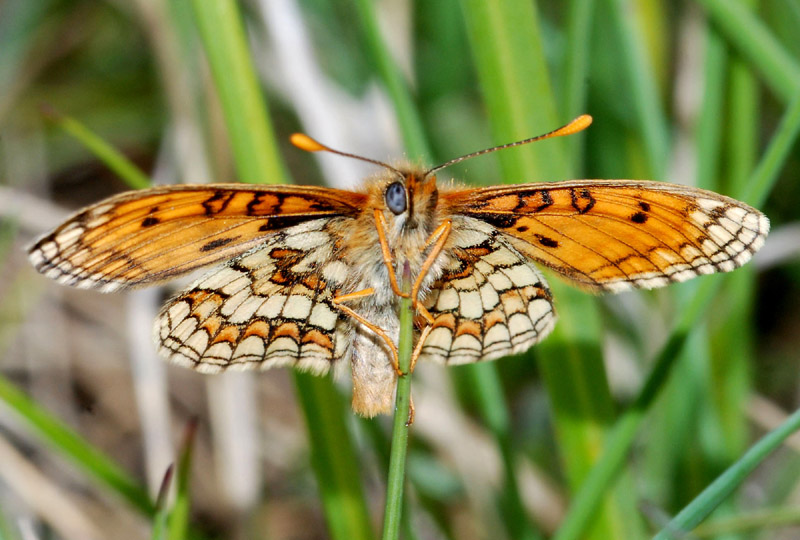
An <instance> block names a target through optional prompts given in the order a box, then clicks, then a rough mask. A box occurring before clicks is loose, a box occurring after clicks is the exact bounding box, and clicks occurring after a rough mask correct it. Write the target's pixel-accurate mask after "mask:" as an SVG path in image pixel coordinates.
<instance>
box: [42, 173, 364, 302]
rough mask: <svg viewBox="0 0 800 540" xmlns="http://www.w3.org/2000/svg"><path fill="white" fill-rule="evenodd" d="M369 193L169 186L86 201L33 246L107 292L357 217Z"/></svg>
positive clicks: (73, 281) (54, 273)
mask: <svg viewBox="0 0 800 540" xmlns="http://www.w3.org/2000/svg"><path fill="white" fill-rule="evenodd" d="M363 199H364V196H363V195H361V194H357V193H352V192H345V191H339V190H334V189H328V188H318V187H308V186H243V185H237V184H233V185H224V184H223V185H214V186H189V185H185V186H169V187H162V188H153V189H147V190H142V191H137V192H131V193H124V194H121V195H118V196H116V197H112V198H111V199H108V200H106V201H104V202H102V203H100V204H97V205H95V206H91V207H89V208H86V209H84V210H82V211H80V212H78V213H77V214H75V215H74V216H73V217H71V218H70V219H68V220H67V221H66V222H65V223H64V224H63V225H61V226H60V227H58V228H57V229H56V230H55V231H53V232H52V233H50V234H48V235H46V236H44V237H42V238H40V239H39V240H38V241H37V242H36V243H35V244H34V245H33V246H32V247H31V248H30V250H29V256H30V259H31V261H32V262H33V264H34V266H35V267H36V269H37V270H39V271H40V272H42V273H44V274H45V275H47V276H48V277H51V278H53V279H56V280H58V281H59V282H61V283H63V284H66V285H73V286H76V287H81V288H95V289H99V290H102V291H104V292H108V291H113V290H117V289H120V288H124V287H131V286H137V285H144V284H152V283H157V282H160V281H164V280H166V279H169V278H172V277H175V276H177V275H180V274H184V273H187V272H190V271H192V270H194V269H196V268H200V267H203V266H207V265H210V264H213V263H216V262H219V261H221V260H225V259H231V258H233V257H235V256H237V255H240V254H241V253H244V252H245V251H247V250H248V249H250V248H252V247H253V246H255V245H257V244H258V243H259V242H262V241H263V240H264V237H265V236H266V235H269V234H271V233H273V232H274V231H276V230H279V229H283V228H285V227H289V226H292V225H296V224H299V223H303V222H307V221H309V220H313V219H318V218H330V217H337V216H355V215H357V213H358V211H359V207H360V205H362V204H363V202H364V200H363Z"/></svg>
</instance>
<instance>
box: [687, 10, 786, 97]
mask: <svg viewBox="0 0 800 540" xmlns="http://www.w3.org/2000/svg"><path fill="white" fill-rule="evenodd" d="M697 1H698V3H699V4H701V5H702V6H703V7H704V8H705V9H706V12H707V13H708V15H709V17H710V18H711V20H712V21H713V22H714V24H715V25H717V27H719V29H720V31H721V32H722V33H723V34H724V35H725V37H726V38H727V39H728V41H729V42H730V43H731V44H732V45H733V46H735V47H736V48H737V50H738V51H739V52H740V53H741V54H742V56H744V57H745V58H747V59H748V60H749V61H750V65H751V66H752V68H753V69H754V70H755V71H758V72H759V73H761V75H762V76H763V77H764V80H765V81H766V83H767V84H768V85H769V87H770V88H771V89H772V91H773V92H775V93H776V94H777V95H778V96H780V97H781V98H783V99H784V100H786V101H789V100H790V99H792V98H794V96H795V95H796V94H797V89H798V88H800V62H798V61H797V59H795V58H793V57H792V56H791V54H789V53H788V52H787V51H786V49H784V48H783V46H782V45H781V44H780V43H779V42H778V40H777V39H775V37H774V36H773V34H772V33H771V32H770V31H769V30H768V29H767V27H766V26H765V25H764V23H762V22H761V21H760V20H759V19H758V18H757V17H756V16H755V15H754V13H753V11H752V10H750V9H749V8H748V7H747V5H746V4H745V3H743V2H730V1H728V0H697Z"/></svg>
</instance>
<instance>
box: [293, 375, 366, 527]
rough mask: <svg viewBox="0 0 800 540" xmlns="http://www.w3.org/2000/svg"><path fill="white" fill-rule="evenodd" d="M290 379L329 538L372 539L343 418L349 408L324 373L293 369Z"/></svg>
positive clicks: (356, 457)
mask: <svg viewBox="0 0 800 540" xmlns="http://www.w3.org/2000/svg"><path fill="white" fill-rule="evenodd" d="M294 379H295V385H296V387H297V397H298V399H299V401H300V405H301V406H302V408H303V412H304V413H305V416H306V425H307V426H308V442H309V447H310V449H311V465H312V467H313V468H314V474H315V476H316V479H317V484H318V486H319V490H320V496H321V498H322V501H323V505H324V508H325V518H326V521H327V525H328V531H329V533H330V535H331V538H335V539H347V540H372V539H373V538H375V535H374V533H373V530H372V524H371V522H370V518H369V513H368V511H367V505H366V504H365V501H364V491H363V489H362V487H361V483H360V481H359V479H360V467H359V458H358V456H357V455H356V452H355V448H354V445H353V441H352V439H351V437H350V436H349V431H348V429H347V424H346V422H345V417H346V415H348V414H350V411H349V408H348V407H347V405H346V404H345V403H344V400H343V399H342V396H341V395H339V393H338V392H337V391H336V389H335V387H334V386H333V384H332V381H331V380H330V379H329V378H321V377H316V376H314V375H309V374H306V373H297V374H296V375H295V378H294Z"/></svg>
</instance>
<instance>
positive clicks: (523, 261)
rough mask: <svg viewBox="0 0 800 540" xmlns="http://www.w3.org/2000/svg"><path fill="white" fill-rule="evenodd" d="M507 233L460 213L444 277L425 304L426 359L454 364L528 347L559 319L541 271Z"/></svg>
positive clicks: (440, 279)
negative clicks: (429, 322)
mask: <svg viewBox="0 0 800 540" xmlns="http://www.w3.org/2000/svg"><path fill="white" fill-rule="evenodd" d="M510 240H511V239H510V238H508V237H507V236H506V235H505V234H503V233H501V232H499V231H498V230H496V229H494V228H493V227H491V226H490V225H488V224H486V223H483V222H481V221H479V220H476V219H472V218H466V217H456V218H455V220H454V222H453V232H452V235H451V244H450V245H451V248H449V249H448V251H447V257H448V258H447V261H446V262H445V264H444V266H443V272H442V275H441V277H440V278H439V279H438V280H437V281H436V282H435V283H434V284H433V286H432V288H431V290H430V292H429V293H428V294H427V296H426V297H425V299H424V301H423V305H424V306H425V307H426V308H427V309H428V311H429V312H430V313H431V315H432V316H433V317H434V323H433V330H432V331H431V333H430V335H429V336H428V338H427V339H426V340H425V345H424V346H423V348H422V351H421V356H420V358H422V359H428V360H433V361H436V362H440V363H446V364H450V365H455V364H465V363H470V362H477V361H481V360H490V359H493V358H499V357H501V356H506V355H508V354H513V353H517V352H522V351H524V350H527V349H528V348H529V347H531V346H532V345H533V344H535V343H537V342H539V341H540V340H541V339H543V338H544V337H545V336H546V335H547V334H548V333H550V330H552V328H553V325H554V324H555V313H554V312H553V303H552V298H551V295H550V291H549V289H548V288H547V283H546V282H545V280H544V278H543V277H542V275H541V274H540V273H539V271H538V270H537V269H536V267H535V266H534V265H533V263H531V262H530V261H529V260H528V259H527V258H526V257H525V255H523V254H522V253H520V252H519V251H518V250H517V249H515V248H514V247H513V246H512V245H511V242H510Z"/></svg>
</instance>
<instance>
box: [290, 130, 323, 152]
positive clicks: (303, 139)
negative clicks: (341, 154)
mask: <svg viewBox="0 0 800 540" xmlns="http://www.w3.org/2000/svg"><path fill="white" fill-rule="evenodd" d="M289 142H291V143H292V144H293V145H295V146H296V147H297V148H299V149H300V150H305V151H306V152H321V151H323V150H325V149H326V148H325V147H324V146H322V145H321V144H320V143H318V142H317V141H315V140H314V139H312V138H311V137H309V136H308V135H306V134H305V133H292V135H291V136H290V137H289Z"/></svg>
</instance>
